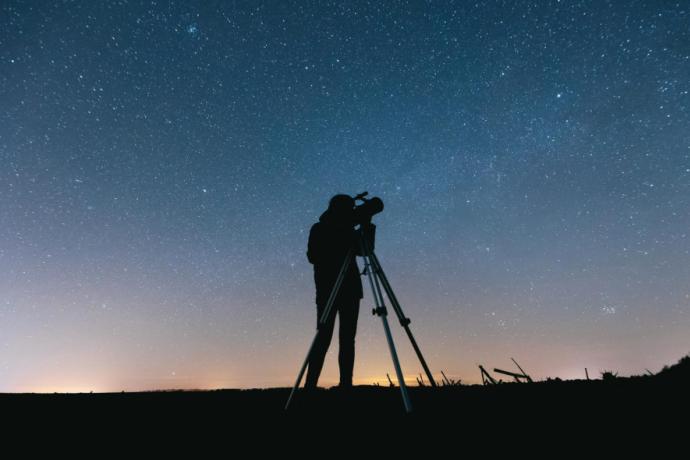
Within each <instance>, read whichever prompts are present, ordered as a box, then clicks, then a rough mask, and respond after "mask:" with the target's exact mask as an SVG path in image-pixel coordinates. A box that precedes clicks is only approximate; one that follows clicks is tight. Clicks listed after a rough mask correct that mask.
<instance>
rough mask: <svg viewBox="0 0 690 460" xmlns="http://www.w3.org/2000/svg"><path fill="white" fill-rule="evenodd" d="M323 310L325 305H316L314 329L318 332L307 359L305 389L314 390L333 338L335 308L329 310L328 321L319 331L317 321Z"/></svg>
mask: <svg viewBox="0 0 690 460" xmlns="http://www.w3.org/2000/svg"><path fill="white" fill-rule="evenodd" d="M325 308H326V306H325V305H317V308H316V315H317V316H316V328H317V330H318V331H319V332H318V334H317V336H316V342H315V343H314V348H313V349H312V352H311V356H310V357H309V367H308V368H307V381H306V383H305V385H304V387H305V388H316V384H317V383H318V381H319V376H320V375H321V368H322V367H323V361H324V359H326V353H327V352H328V347H329V345H330V344H331V337H333V326H334V325H335V315H336V310H335V306H334V308H332V309H331V315H330V318H329V320H328V321H327V322H326V324H324V325H323V326H322V327H321V329H319V320H320V319H321V315H322V314H323V311H324V309H325Z"/></svg>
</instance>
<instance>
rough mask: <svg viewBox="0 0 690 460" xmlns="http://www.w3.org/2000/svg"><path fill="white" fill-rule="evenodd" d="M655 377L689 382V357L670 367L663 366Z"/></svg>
mask: <svg viewBox="0 0 690 460" xmlns="http://www.w3.org/2000/svg"><path fill="white" fill-rule="evenodd" d="M656 375H657V376H658V377H661V378H668V379H673V380H685V381H687V380H690V355H687V356H684V357H682V358H681V359H680V361H678V362H677V363H676V364H674V365H672V366H664V368H663V369H662V370H661V371H660V372H659V373H658V374H656Z"/></svg>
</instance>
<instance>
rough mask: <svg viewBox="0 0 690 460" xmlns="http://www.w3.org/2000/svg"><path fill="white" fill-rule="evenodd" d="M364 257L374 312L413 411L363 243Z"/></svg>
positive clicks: (410, 409)
mask: <svg viewBox="0 0 690 460" xmlns="http://www.w3.org/2000/svg"><path fill="white" fill-rule="evenodd" d="M361 252H362V254H364V255H363V256H362V257H364V266H365V271H366V273H367V276H368V278H369V284H370V285H371V290H372V292H373V295H374V302H375V305H376V310H374V312H375V313H376V314H378V315H379V316H380V317H381V322H382V323H383V330H384V332H385V334H386V340H387V341H388V348H389V349H390V352H391V358H392V360H393V367H395V373H396V375H397V377H398V384H399V385H400V392H401V393H402V399H403V404H404V405H405V411H406V412H408V413H409V412H412V403H411V402H410V396H409V395H408V393H407V386H406V385H405V379H404V378H403V375H402V369H401V368H400V361H399V360H398V353H397V351H396V350H395V343H394V342H393V335H392V334H391V329H390V326H389V325H388V315H387V313H386V307H385V306H384V304H383V295H382V294H381V288H380V286H379V284H378V280H377V279H376V277H375V273H374V272H372V270H371V260H370V257H369V253H368V252H367V250H366V247H365V246H364V243H362V251H361Z"/></svg>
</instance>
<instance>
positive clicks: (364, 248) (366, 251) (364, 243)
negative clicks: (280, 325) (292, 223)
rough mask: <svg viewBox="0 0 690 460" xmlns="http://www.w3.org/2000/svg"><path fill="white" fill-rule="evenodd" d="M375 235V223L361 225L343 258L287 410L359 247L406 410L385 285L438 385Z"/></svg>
mask: <svg viewBox="0 0 690 460" xmlns="http://www.w3.org/2000/svg"><path fill="white" fill-rule="evenodd" d="M373 235H374V227H373V225H371V223H370V222H365V223H362V224H360V226H359V228H358V229H357V230H356V238H355V241H354V242H353V244H352V246H351V247H350V249H349V251H348V253H347V255H346V256H345V260H344V261H343V264H342V266H341V267H340V272H339V273H338V278H337V279H336V281H335V284H334V285H333V288H332V289H331V293H330V295H329V297H328V302H327V303H326V308H325V309H324V311H323V314H322V315H321V317H320V318H319V328H318V330H317V331H316V335H315V336H314V340H313V341H312V343H311V346H310V347H309V351H308V352H307V357H306V358H305V360H304V364H302V368H301V369H300V372H299V375H298V376H297V381H296V382H295V385H294V387H293V388H292V391H291V392H290V397H289V398H288V400H287V403H286V404H285V410H287V409H288V407H289V406H290V402H291V401H292V398H293V396H294V395H295V392H296V391H297V388H299V386H300V384H301V383H302V377H303V376H304V372H305V370H306V369H307V366H308V365H309V359H310V357H311V354H312V351H313V350H314V346H315V344H316V341H317V338H318V336H319V333H320V331H321V330H322V329H323V328H322V327H321V326H323V325H325V324H326V323H327V321H328V320H329V318H330V315H331V310H332V307H333V303H334V301H335V298H336V295H337V294H338V290H339V289H340V286H341V284H342V282H343V279H344V278H345V273H346V272H347V269H348V267H349V266H350V264H351V263H352V262H353V261H354V257H355V252H356V248H357V246H359V253H360V254H361V256H362V257H363V258H364V270H363V272H362V274H364V273H366V274H367V277H368V278H369V284H370V286H371V290H372V293H373V295H374V304H375V306H376V308H374V309H372V314H374V315H378V316H379V317H381V322H382V324H383V330H384V332H385V335H386V340H387V342H388V348H389V349H390V353H391V358H392V360H393V366H394V367H395V373H396V375H397V378H398V384H399V385H400V392H401V394H402V399H403V404H404V406H405V411H406V412H408V413H409V412H411V411H412V403H411V402H410V397H409V395H408V392H407V386H406V385H405V380H404V378H403V375H402V369H401V368H400V362H399V360H398V353H397V351H396V349H395V343H394V342H393V336H392V335H391V330H390V326H389V325H388V309H387V308H386V306H385V303H384V299H383V293H382V292H381V287H382V286H383V290H384V291H386V295H387V296H388V299H389V300H390V303H391V305H392V307H393V310H394V311H395V313H396V314H397V316H398V320H399V321H400V325H401V326H402V327H403V328H404V329H405V332H407V336H408V338H409V339H410V342H411V343H412V347H413V348H414V351H415V352H416V353H417V357H418V358H419V361H420V362H421V364H422V367H423V368H424V372H426V376H427V378H428V379H429V382H430V383H431V386H433V387H435V386H436V381H435V380H434V377H433V376H432V375H431V372H430V371H429V367H428V366H427V364H426V360H425V359H424V356H422V352H421V350H420V349H419V346H418V345H417V341H416V340H415V338H414V336H413V335H412V331H411V330H410V323H411V320H410V319H409V318H407V317H406V316H405V314H404V313H403V311H402V308H401V307H400V303H399V302H398V299H397V298H396V297H395V293H394V292H393V289H392V288H391V285H390V283H389V282H388V278H386V274H385V273H384V272H383V268H382V267H381V264H380V262H379V260H378V257H376V254H374V251H373V242H374V237H373ZM334 314H335V313H334Z"/></svg>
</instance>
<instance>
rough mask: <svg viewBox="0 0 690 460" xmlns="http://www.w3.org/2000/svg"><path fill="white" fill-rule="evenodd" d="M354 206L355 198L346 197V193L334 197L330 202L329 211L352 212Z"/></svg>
mask: <svg viewBox="0 0 690 460" xmlns="http://www.w3.org/2000/svg"><path fill="white" fill-rule="evenodd" d="M354 206H355V200H354V198H352V197H351V196H350V195H345V194H344V193H339V194H337V195H333V196H332V197H331V199H330V201H329V202H328V209H331V210H335V211H341V210H351V209H352V208H353V207H354Z"/></svg>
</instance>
